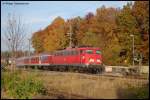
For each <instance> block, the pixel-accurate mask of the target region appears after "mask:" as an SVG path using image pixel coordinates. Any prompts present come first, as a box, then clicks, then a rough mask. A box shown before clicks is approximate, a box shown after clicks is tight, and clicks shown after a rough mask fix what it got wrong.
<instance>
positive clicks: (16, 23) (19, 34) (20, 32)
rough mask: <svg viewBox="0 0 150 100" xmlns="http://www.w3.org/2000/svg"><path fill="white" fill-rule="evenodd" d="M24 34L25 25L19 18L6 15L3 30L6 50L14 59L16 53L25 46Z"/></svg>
mask: <svg viewBox="0 0 150 100" xmlns="http://www.w3.org/2000/svg"><path fill="white" fill-rule="evenodd" d="M25 32H26V29H25V25H24V23H23V22H22V20H21V18H20V17H19V18H17V17H16V16H15V15H11V14H8V19H7V26H6V30H5V43H6V46H7V47H8V49H9V50H10V51H11V52H12V57H16V54H17V51H19V50H21V49H22V47H23V46H24V45H25V43H24V42H25V37H26V34H25Z"/></svg>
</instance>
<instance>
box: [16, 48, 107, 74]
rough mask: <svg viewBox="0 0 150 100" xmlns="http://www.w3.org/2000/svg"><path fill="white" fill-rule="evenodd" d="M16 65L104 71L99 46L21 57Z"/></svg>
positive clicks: (49, 68) (60, 69)
mask: <svg viewBox="0 0 150 100" xmlns="http://www.w3.org/2000/svg"><path fill="white" fill-rule="evenodd" d="M16 66H17V67H19V68H38V69H46V70H56V71H70V70H71V71H78V72H80V71H81V72H92V73H101V72H103V71H104V67H103V61H102V53H101V49H100V48H97V47H76V48H67V49H64V50H58V51H55V52H53V53H46V54H39V55H35V56H26V57H21V58H18V59H16Z"/></svg>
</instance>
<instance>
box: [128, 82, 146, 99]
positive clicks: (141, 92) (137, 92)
mask: <svg viewBox="0 0 150 100" xmlns="http://www.w3.org/2000/svg"><path fill="white" fill-rule="evenodd" d="M128 91H129V92H130V94H131V95H132V96H130V97H129V98H130V99H148V98H149V84H147V85H146V86H143V87H130V88H129V90H128Z"/></svg>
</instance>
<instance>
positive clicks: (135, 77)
mask: <svg viewBox="0 0 150 100" xmlns="http://www.w3.org/2000/svg"><path fill="white" fill-rule="evenodd" d="M24 70H25V71H31V72H35V70H30V69H24ZM36 71H38V72H51V74H52V73H53V74H55V72H57V73H79V74H82V75H92V76H96V77H98V76H99V77H108V78H119V79H139V80H148V77H143V76H139V75H127V76H124V75H122V74H120V73H119V74H118V73H102V74H92V73H81V72H66V71H63V72H60V71H50V70H41V69H40V70H39V69H38V70H36Z"/></svg>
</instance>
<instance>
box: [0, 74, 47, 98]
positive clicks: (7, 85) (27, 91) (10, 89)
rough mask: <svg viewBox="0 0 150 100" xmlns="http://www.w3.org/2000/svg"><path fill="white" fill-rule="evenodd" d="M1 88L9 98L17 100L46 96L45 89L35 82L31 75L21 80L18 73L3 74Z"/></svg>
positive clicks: (39, 82)
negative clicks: (38, 95) (39, 95)
mask: <svg viewBox="0 0 150 100" xmlns="http://www.w3.org/2000/svg"><path fill="white" fill-rule="evenodd" d="M1 87H2V88H3V89H5V90H6V92H7V93H8V95H9V96H10V97H13V98H17V99H18V98H19V99H30V98H32V97H33V96H34V95H37V94H46V89H45V88H44V86H43V84H42V82H41V81H36V80H35V79H34V77H33V76H32V75H30V76H27V78H25V79H21V74H20V72H15V73H9V72H3V73H2V85H1Z"/></svg>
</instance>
